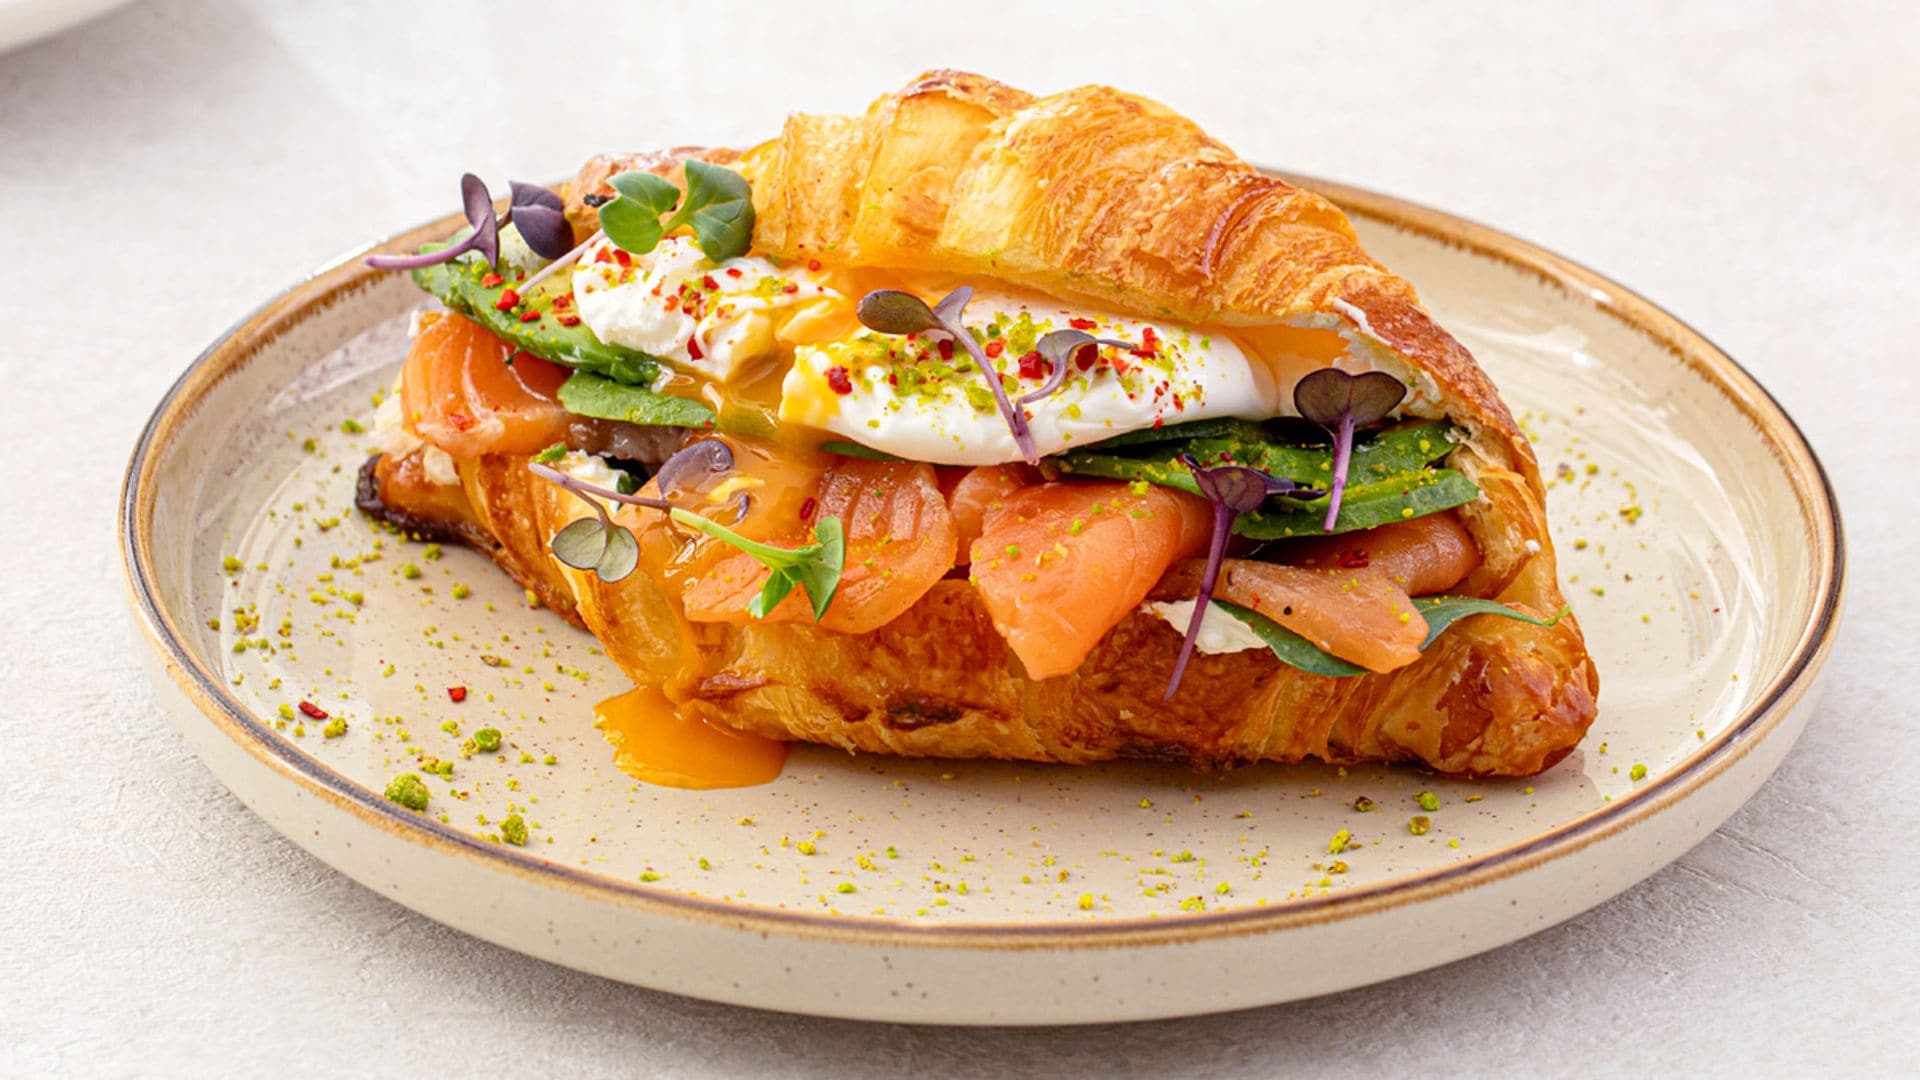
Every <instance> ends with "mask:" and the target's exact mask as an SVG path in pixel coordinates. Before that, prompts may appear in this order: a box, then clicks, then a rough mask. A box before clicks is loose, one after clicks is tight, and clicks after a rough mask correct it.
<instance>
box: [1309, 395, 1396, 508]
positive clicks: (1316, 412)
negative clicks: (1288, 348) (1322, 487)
mask: <svg viewBox="0 0 1920 1080" xmlns="http://www.w3.org/2000/svg"><path fill="white" fill-rule="evenodd" d="M1406 396H1407V388H1406V385H1405V384H1403V383H1402V382H1401V381H1400V380H1399V379H1396V378H1394V377H1393V376H1391V375H1389V374H1387V373H1386V372H1384V371H1369V372H1366V373H1364V374H1360V375H1349V374H1347V373H1346V372H1344V371H1341V370H1340V369H1339V368H1322V369H1320V370H1319V371H1316V372H1313V373H1312V374H1310V375H1307V376H1306V377H1304V378H1302V379H1301V380H1300V381H1299V382H1297V383H1295V384H1294V385H1293V407H1294V408H1295V409H1296V410H1298V411H1299V413H1300V415H1301V416H1303V417H1305V418H1307V419H1308V420H1311V421H1313V422H1314V423H1316V424H1319V425H1320V426H1321V427H1323V428H1326V429H1327V433H1328V434H1330V435H1332V436H1333V482H1332V484H1330V485H1329V488H1328V490H1329V492H1330V496H1329V498H1328V499H1327V521H1326V525H1325V529H1326V531H1327V532H1332V531H1333V530H1334V526H1335V524H1336V523H1337V522H1338V521H1339V520H1340V499H1341V496H1342V495H1344V494H1345V493H1346V489H1347V466H1348V465H1349V464H1350V463H1351V462H1352V460H1353V429H1354V428H1355V427H1358V426H1359V425H1361V424H1371V423H1374V422H1376V421H1379V420H1383V419H1385V418H1386V415H1387V414H1388V413H1390V412H1392V411H1393V408H1394V406H1396V405H1398V404H1400V402H1401V400H1402V399H1403V398H1405V397H1406Z"/></svg>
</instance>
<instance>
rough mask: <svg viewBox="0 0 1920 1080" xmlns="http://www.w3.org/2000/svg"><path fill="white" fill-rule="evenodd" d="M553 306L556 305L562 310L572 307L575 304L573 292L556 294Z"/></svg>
mask: <svg viewBox="0 0 1920 1080" xmlns="http://www.w3.org/2000/svg"><path fill="white" fill-rule="evenodd" d="M553 306H554V307H555V308H558V309H559V310H561V311H565V310H566V309H568V308H570V307H572V306H573V294H572V293H562V294H561V295H559V296H556V297H554V298H553Z"/></svg>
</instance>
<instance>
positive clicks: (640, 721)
mask: <svg viewBox="0 0 1920 1080" xmlns="http://www.w3.org/2000/svg"><path fill="white" fill-rule="evenodd" d="M593 715H594V716H595V717H596V718H597V719H598V721H599V723H598V726H599V728H600V734H601V735H602V736H603V737H605V738H606V740H607V742H608V743H610V744H612V746H613V749H614V757H613V762H614V764H615V765H618V766H619V767H620V771H621V772H624V773H626V774H627V775H628V776H631V777H633V778H634V779H636V780H642V781H645V782H646V783H649V784H659V785H661V786H662V787H677V788H730V787H753V786H754V785H756V784H765V783H769V782H771V781H773V780H776V779H778V778H779V776H780V769H781V767H782V766H783V765H785V764H786V760H787V744H786V743H784V742H779V741H777V740H774V739H764V738H761V737H760V736H758V735H748V734H746V733H744V732H739V731H729V730H727V729H725V728H720V727H715V726H714V725H712V724H709V723H707V722H706V721H705V720H703V719H701V718H700V716H699V714H698V713H697V712H696V711H694V710H692V709H687V708H683V707H681V706H677V705H675V704H674V703H673V702H672V701H670V700H668V698H667V696H666V695H665V694H663V693H661V692H660V691H659V690H658V689H655V688H652V687H638V688H635V689H633V690H629V691H627V692H626V693H624V694H620V695H618V696H617V697H611V698H608V699H607V700H605V701H603V702H601V703H600V704H598V705H595V706H594V707H593Z"/></svg>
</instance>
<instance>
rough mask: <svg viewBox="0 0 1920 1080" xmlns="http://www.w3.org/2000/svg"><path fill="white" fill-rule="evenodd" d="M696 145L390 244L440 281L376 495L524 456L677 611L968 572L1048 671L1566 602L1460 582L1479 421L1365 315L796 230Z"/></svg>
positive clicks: (1316, 656)
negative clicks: (1185, 314)
mask: <svg viewBox="0 0 1920 1080" xmlns="http://www.w3.org/2000/svg"><path fill="white" fill-rule="evenodd" d="M684 170H685V184H684V191H683V190H682V188H681V187H678V186H675V185H673V184H670V183H668V182H667V181H665V180H663V179H661V178H660V177H658V176H655V175H652V174H650V173H625V174H621V175H619V176H615V177H613V178H611V181H610V183H609V184H608V185H607V191H604V192H576V193H574V194H575V197H576V198H577V197H579V196H582V195H585V196H589V198H587V199H586V200H585V201H584V204H583V205H584V207H585V208H586V212H587V213H588V214H589V218H588V220H589V223H590V224H589V227H588V228H585V229H582V228H580V227H579V224H578V222H575V223H574V226H573V227H572V228H571V229H568V228H566V227H565V225H564V222H563V224H562V225H561V226H555V225H553V223H552V220H551V218H550V216H549V214H550V212H551V208H552V205H553V204H554V203H557V202H558V199H557V197H554V196H553V195H552V194H551V193H543V194H545V195H546V198H545V199H542V198H540V196H539V195H538V194H527V195H526V196H525V199H526V201H525V202H524V203H523V202H522V199H523V192H522V188H523V187H525V185H516V186H515V196H514V200H515V203H514V208H513V211H514V214H515V216H516V217H517V218H518V220H512V221H510V222H509V223H507V224H504V225H502V224H499V223H497V222H495V221H494V219H493V218H492V211H491V207H490V206H489V207H488V208H487V210H486V212H485V213H484V214H482V213H478V212H476V210H475V203H474V201H473V200H471V199H470V200H469V220H470V221H471V222H473V228H472V231H470V232H467V233H465V234H464V235H462V236H456V237H455V238H454V240H452V241H450V242H449V245H447V246H436V247H433V248H430V249H429V250H427V251H425V252H423V253H422V254H420V255H416V256H404V257H399V258H391V257H389V258H387V259H386V261H385V262H384V263H383V264H384V265H395V266H404V267H405V268H408V269H411V270H412V271H413V274H414V277H415V280H416V281H417V282H418V283H419V284H420V285H421V286H422V288H424V289H425V290H427V291H428V292H430V293H432V294H433V295H434V296H435V297H436V298H437V299H438V300H439V301H440V302H441V307H442V308H443V310H435V311H432V312H428V313H425V314H423V315H422V316H421V317H420V318H419V319H418V320H417V323H416V333H415V336H414V339H413V344H412V348H411V351H410V353H409V356H408V358H407V361H406V364H405V366H404V368H403V370H402V372H401V375H400V377H399V379H398V384H397V386H396V390H395V393H394V394H393V395H392V397H391V398H390V399H389V400H388V403H387V404H386V405H384V406H383V407H382V409H381V410H380V413H379V423H380V426H381V430H380V432H379V435H380V442H381V446H382V448H383V451H384V453H383V455H382V457H381V458H380V459H378V460H377V463H376V469H377V472H378V479H379V482H380V484H381V485H382V486H383V488H384V490H385V491H386V492H387V500H388V501H390V502H396V503H398V504H403V505H405V506H407V507H408V508H409V510H410V512H411V513H415V514H419V513H426V514H428V515H429V516H437V517H440V518H442V519H444V520H446V521H449V522H457V521H459V520H460V519H461V516H462V509H461V507H462V505H463V499H464V495H463V494H462V491H461V480H462V477H463V474H464V473H466V472H467V471H469V470H471V469H472V468H473V467H474V465H475V464H476V463H477V462H479V461H480V460H481V459H483V458H490V457H493V456H498V455H506V456H510V457H517V458H521V459H524V460H525V461H526V464H527V467H528V468H530V469H533V470H534V471H535V472H537V473H538V474H539V475H540V476H541V477H543V478H545V479H546V480H548V481H550V482H552V483H554V484H557V485H559V486H560V487H562V488H565V489H566V490H568V491H569V492H571V493H572V494H574V495H576V496H578V497H579V498H580V500H581V504H580V505H581V513H580V515H579V517H578V519H577V520H575V521H574V522H573V523H572V524H571V525H569V526H567V528H566V529H564V530H562V531H561V532H560V533H559V534H558V535H556V536H555V537H553V538H552V549H551V550H552V553H553V554H554V556H555V557H557V558H558V559H560V560H561V561H562V562H564V563H566V564H568V565H570V566H573V567H575V568H576V569H578V570H580V571H582V572H587V573H592V574H596V575H598V576H599V577H601V578H602V579H605V580H608V581H617V580H619V579H620V578H623V577H625V576H626V575H628V574H631V573H644V574H647V575H649V576H650V577H652V578H653V579H654V581H655V582H656V583H658V584H659V585H660V587H661V588H662V589H663V590H664V592H665V593H666V594H667V595H668V596H670V597H671V598H673V600H674V601H675V602H676V603H677V604H678V606H679V608H680V611H681V613H682V614H683V615H684V617H685V618H686V619H687V620H690V621H693V622H722V623H736V624H746V623H752V622H763V621H782V620H796V621H807V622H813V623H817V624H818V625H819V626H821V627H822V628H823V629H826V630H828V631H833V632H838V633H846V634H861V633H868V632H871V631H873V630H876V629H878V628H880V627H882V626H884V625H886V624H887V623H888V622H889V621H891V620H893V619H895V618H897V617H899V616H900V615H901V614H903V613H904V612H906V611H907V610H908V609H910V608H911V607H912V606H913V605H914V604H915V603H916V602H917V601H918V600H920V599H921V597H923V596H924V595H926V593H927V592H928V591H929V590H930V589H932V588H933V586H934V585H935V584H937V583H938V582H940V581H942V580H944V579H950V578H957V579H964V580H965V581H966V582H967V583H968V584H969V585H970V586H971V587H972V588H973V589H975V590H976V591H977V592H978V594H979V599H980V600H981V602H982V604H983V606H984V608H985V610H986V611H987V612H988V614H989V615H990V617H991V619H992V622H993V625H994V627H995V629H996V630H998V631H999V633H1000V635H1001V636H1002V637H1003V638H1004V639H1005V641H1006V643H1007V645H1008V647H1009V649H1010V651H1011V652H1012V654H1013V655H1014V656H1015V657H1017V658H1018V660H1019V663H1020V665H1021V667H1022V668H1023V669H1024V673H1025V674H1026V675H1027V676H1028V677H1030V678H1035V679H1042V678H1048V677H1052V676H1058V675H1064V674H1067V673H1070V672H1072V671H1073V670H1074V669H1075V668H1076V667H1078V666H1079V665H1080V663H1081V662H1082V661H1083V660H1084V659H1085V658H1086V657H1087V655H1088V654H1089V652H1091V651H1092V649H1093V648H1094V646H1095V645H1096V644H1098V643H1099V642H1100V640H1101V639H1102V638H1103V637H1105V636H1106V635H1107V634H1108V633H1109V632H1110V631H1112V630H1113V629H1114V627H1115V626H1116V625H1118V624H1119V623H1120V622H1121V621H1122V620H1123V619H1125V618H1127V617H1128V616H1129V615H1132V614H1134V613H1135V612H1141V611H1144V612H1146V613H1148V614H1150V615H1152V616H1155V617H1157V618H1160V619H1163V620H1165V622H1166V623H1167V625H1168V626H1169V627H1170V628H1171V631H1172V632H1174V633H1177V634H1179V635H1180V636H1181V651H1180V659H1179V662H1178V664H1176V666H1175V668H1174V670H1173V673H1172V677H1171V679H1170V681H1169V684H1168V687H1167V693H1168V695H1169V696H1170V695H1172V694H1174V693H1177V691H1178V685H1179V682H1180V678H1181V671H1182V670H1183V669H1184V668H1185V666H1186V664H1187V663H1188V661H1189V658H1190V657H1191V656H1192V655H1193V654H1196V653H1197V654H1202V655H1205V654H1217V653H1227V652H1240V651H1246V650H1254V649H1265V650H1269V651H1270V652H1271V653H1272V655H1273V656H1274V657H1275V658H1276V659H1277V660H1278V661H1279V662H1281V663H1284V664H1289V665H1292V666H1294V667H1298V668H1301V669H1303V670H1306V671H1309V672H1313V673H1315V674H1319V675H1326V676H1329V677H1342V676H1350V675H1357V674H1363V673H1366V672H1385V671H1392V670H1395V669H1397V668H1400V667H1403V666H1405V665H1407V664H1410V663H1413V662H1414V661H1416V660H1417V659H1418V658H1419V656H1420V653H1421V650H1422V649H1424V648H1425V647H1426V646H1427V645H1429V644H1430V643H1431V642H1432V640H1433V639H1434V638H1435V637H1437V636H1438V634H1439V633H1440V632H1441V631H1443V630H1444V629H1445V627H1446V626H1447V625H1449V624H1450V623H1451V622H1452V621H1454V620H1456V619H1458V618H1461V617H1464V616H1466V615H1471V614H1492V615H1504V616H1506V617H1510V618H1518V619H1523V620H1526V621H1530V622H1539V623H1549V622H1551V621H1552V619H1553V618H1557V617H1558V616H1557V615H1552V614H1551V613H1533V612H1526V611H1521V610H1519V609H1515V608H1509V607H1506V606H1504V605H1500V604H1495V603H1492V602H1490V601H1486V600H1481V599H1476V598H1473V597H1470V596H1459V595H1453V594H1452V590H1455V589H1456V588H1457V587H1459V586H1461V584H1462V583H1463V582H1464V581H1465V580H1466V579H1467V578H1468V577H1469V575H1471V574H1472V572H1473V571H1474V569H1475V568H1476V567H1477V566H1478V565H1479V563H1480V561H1481V555H1480V552H1479V551H1478V550H1477V548H1476V547H1475V545H1474V542H1473V539H1472V537H1471V535H1470V534H1469V533H1468V531H1467V530H1466V528H1465V527H1464V526H1463V525H1462V523H1461V521H1460V520H1459V518H1458V516H1457V514H1456V513H1455V510H1456V508H1458V507H1460V506H1462V505H1464V504H1467V503H1469V502H1472V501H1473V500H1475V499H1476V498H1477V497H1478V495H1479V491H1478V489H1477V488H1476V487H1475V485H1474V484H1473V483H1472V482H1471V481H1470V480H1468V479H1467V477H1466V476H1464V475H1463V474H1462V473H1461V472H1460V471H1458V470H1456V469H1454V468H1451V467H1450V465H1449V460H1450V458H1451V457H1452V455H1453V454H1454V453H1455V452H1456V450H1457V449H1458V448H1459V447H1460V446H1461V444H1462V442H1463V436H1462V434H1461V433H1460V432H1459V431H1458V430H1457V429H1456V428H1455V427H1454V425H1453V424H1452V423H1450V422H1449V420H1448V417H1447V416H1446V414H1445V412H1444V410H1443V409H1442V408H1441V407H1440V403H1439V398H1438V395H1437V393H1436V392H1435V391H1434V389H1433V388H1432V386H1431V385H1430V384H1428V383H1427V382H1426V380H1425V378H1424V376H1422V375H1419V374H1418V373H1416V372H1414V371H1412V370H1410V369H1409V367H1408V366H1407V365H1406V364H1405V363H1404V362H1403V361H1401V360H1400V359H1399V358H1398V357H1397V356H1395V355H1394V354H1393V353H1392V352H1391V350H1389V349H1387V348H1385V347H1383V346H1382V345H1381V344H1380V343H1379V341H1378V339H1376V338H1375V337H1374V336H1373V333H1372V329H1371V328H1370V327H1368V326H1367V325H1366V321H1365V318H1364V316H1363V315H1360V314H1358V313H1355V312H1342V311H1340V310H1338V309H1337V307H1336V309H1334V310H1330V311H1327V312H1323V313H1319V314H1318V315H1317V316H1316V317H1315V318H1314V319H1313V320H1311V321H1307V322H1304V323H1301V324H1298V325H1291V324H1278V323H1276V324H1273V325H1267V326H1257V325H1256V326H1248V325H1236V326H1233V327H1226V326H1207V325H1186V324H1182V323H1179V322H1175V321H1169V320H1167V319H1164V318H1160V317H1156V316H1154V315H1152V314H1147V313H1139V312H1129V311H1121V310H1111V309H1106V308H1103V307H1101V306H1099V305H1096V304H1089V303H1086V302H1083V301H1081V300H1077V299H1072V298H1066V297H1055V296H1049V295H1045V294H1041V293H1038V292H1035V291H1032V290H1030V289H1025V288H1021V287H1018V286H1014V285H1011V284H1008V283H1005V282H999V281H994V280H970V281H962V280H956V279H954V278H952V277H950V276H945V275H940V274H934V273H928V272H922V271H905V270H903V271H898V272H893V271H888V270H885V269H883V268H875V267H871V266H837V265H835V264H834V262H833V260H832V259H831V258H830V257H827V256H825V255H823V257H821V258H818V259H808V260H805V261H798V262H796V261H781V260H777V259H775V258H772V257H771V256H769V255H767V254H766V253H764V252H759V251H757V250H755V249H754V247H753V244H752V217H753V215H752V203H751V199H750V189H749V188H748V187H747V184H746V182H745V180H744V179H743V178H741V177H740V176H739V175H738V174H735V173H732V172H730V171H728V170H726V169H724V168H721V167H718V166H713V165H708V164H705V163H703V162H697V161H689V162H687V163H685V166H684ZM476 183H477V182H476ZM663 188H664V190H663ZM593 210H597V211H598V216H597V221H595V220H594V219H593V217H592V216H591V212H592V211H593ZM536 211H545V213H543V212H536ZM594 224H597V225H598V228H593V227H592V225H594ZM489 227H491V229H492V237H491V242H490V244H489V243H488V242H483V240H476V237H479V236H480V235H481V234H482V233H484V232H485V231H486V230H487V229H488V228H489ZM579 234H584V235H579ZM489 249H490V250H489ZM396 495H397V496H398V497H397V498H396V497H395V496H396Z"/></svg>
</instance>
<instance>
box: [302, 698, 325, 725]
mask: <svg viewBox="0 0 1920 1080" xmlns="http://www.w3.org/2000/svg"><path fill="white" fill-rule="evenodd" d="M300 712H301V714H302V715H304V716H305V717H306V718H307V719H309V720H325V719H326V718H327V710H325V709H323V708H321V707H320V706H318V705H315V704H314V703H313V702H311V701H303V702H301V703H300Z"/></svg>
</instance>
